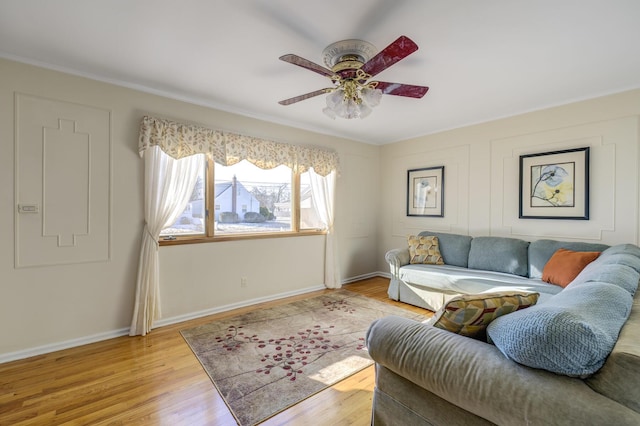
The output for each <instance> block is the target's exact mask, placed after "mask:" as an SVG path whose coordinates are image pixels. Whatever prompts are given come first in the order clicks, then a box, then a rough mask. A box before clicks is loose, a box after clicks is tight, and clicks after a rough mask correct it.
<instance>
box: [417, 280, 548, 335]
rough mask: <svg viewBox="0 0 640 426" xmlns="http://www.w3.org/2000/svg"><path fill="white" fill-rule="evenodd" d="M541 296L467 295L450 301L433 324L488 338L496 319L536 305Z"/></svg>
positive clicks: (530, 294)
mask: <svg viewBox="0 0 640 426" xmlns="http://www.w3.org/2000/svg"><path fill="white" fill-rule="evenodd" d="M538 297H540V293H527V292H521V291H512V292H496V293H486V294H464V295H461V296H456V297H454V298H453V299H451V300H449V302H447V303H446V304H445V305H444V306H443V307H442V308H440V309H439V310H438V312H436V314H435V315H434V316H433V319H431V320H430V321H429V324H431V325H433V326H434V327H437V328H441V329H443V330H447V331H450V332H452V333H457V334H460V335H462V336H467V337H484V332H485V329H486V328H487V326H488V325H489V324H490V323H491V321H493V320H494V319H496V318H498V317H500V316H502V315H506V314H510V313H511V312H515V311H517V310H520V309H525V308H528V307H530V306H533V305H535V304H536V302H537V301H538Z"/></svg>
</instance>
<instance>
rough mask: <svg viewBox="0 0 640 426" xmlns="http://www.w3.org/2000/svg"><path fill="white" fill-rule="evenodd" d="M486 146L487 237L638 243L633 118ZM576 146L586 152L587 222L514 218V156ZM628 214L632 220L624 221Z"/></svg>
mask: <svg viewBox="0 0 640 426" xmlns="http://www.w3.org/2000/svg"><path fill="white" fill-rule="evenodd" d="M490 145H491V162H492V164H493V167H492V168H491V187H492V191H491V234H492V235H496V236H513V237H516V238H524V239H527V240H535V239H543V238H550V239H561V240H576V241H591V242H602V243H605V244H618V243H623V242H631V243H636V244H637V243H638V238H637V235H638V226H637V224H638V195H639V194H638V118H637V117H628V118H621V119H618V120H610V121H603V122H597V123H591V124H585V125H580V126H572V127H568V128H564V129H555V130H550V131H546V132H539V133H534V134H529V135H520V136H517V137H513V138H507V139H500V140H493V141H491V144H490ZM581 147H590V148H591V152H590V165H589V173H590V179H589V184H590V188H589V206H590V215H589V220H563V219H519V218H518V209H519V191H520V188H519V158H520V155H526V154H533V153H543V152H551V151H558V150H564V149H572V148H581ZM621 215H625V216H627V219H624V218H623V217H622V216H621ZM629 215H633V216H634V218H635V220H633V221H629V220H628V216H629Z"/></svg>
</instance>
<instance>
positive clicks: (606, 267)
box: [571, 262, 640, 296]
mask: <svg viewBox="0 0 640 426" xmlns="http://www.w3.org/2000/svg"><path fill="white" fill-rule="evenodd" d="M593 263H595V262H593ZM593 263H590V264H589V265H587V267H586V268H584V269H583V270H582V272H580V274H578V276H577V277H576V278H575V279H574V280H573V281H572V282H571V286H574V285H580V284H581V283H586V282H590V281H601V282H605V283H610V284H613V285H617V286H618V287H622V288H623V289H625V290H627V291H628V292H629V294H631V295H632V296H633V295H634V294H635V292H636V290H637V289H638V280H640V273H638V271H636V270H635V269H633V268H631V267H630V266H626V265H614V264H601V265H595V266H594V267H592V265H593Z"/></svg>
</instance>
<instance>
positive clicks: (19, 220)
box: [14, 93, 112, 268]
mask: <svg viewBox="0 0 640 426" xmlns="http://www.w3.org/2000/svg"><path fill="white" fill-rule="evenodd" d="M14 108H15V150H14V156H15V157H14V173H15V222H14V224H15V225H14V226H15V266H16V267H17V268H21V267H32V266H44V265H60V264H69V263H85V262H102V261H108V260H110V258H111V197H112V194H111V186H112V182H111V134H112V130H111V126H112V123H111V111H110V110H107V109H104V108H99V107H94V106H91V105H83V104H78V103H71V102H66V101H61V100H55V99H48V98H43V97H38V96H34V95H29V94H25V93H15V96H14Z"/></svg>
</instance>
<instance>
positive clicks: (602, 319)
mask: <svg viewBox="0 0 640 426" xmlns="http://www.w3.org/2000/svg"><path fill="white" fill-rule="evenodd" d="M631 305H632V297H631V295H630V294H629V292H627V291H626V290H624V289H622V288H620V287H618V286H615V285H612V284H608V283H602V282H588V283H583V284H581V285H576V286H568V287H567V288H565V289H564V290H563V291H561V292H560V293H558V294H556V295H555V296H553V297H550V298H549V299H547V300H546V301H545V303H543V304H539V305H535V306H532V307H531V308H529V309H525V310H522V311H518V312H514V313H512V314H510V315H504V316H502V317H500V318H497V319H496V320H495V321H493V322H492V323H491V324H489V327H487V334H488V336H489V338H490V340H491V341H492V342H493V343H494V344H495V345H496V347H497V348H498V349H499V350H500V351H501V352H502V353H503V354H504V355H505V356H506V357H507V358H509V359H512V360H513V361H515V362H518V363H520V364H523V365H526V366H529V367H533V368H539V369H544V370H548V371H551V372H554V373H557V374H564V375H567V376H575V377H587V376H589V375H591V374H593V373H595V372H596V371H598V369H600V367H602V365H603V364H604V362H605V360H606V358H607V356H608V355H609V353H610V352H611V350H612V349H613V346H614V345H615V343H616V340H617V338H618V333H619V332H620V328H621V327H622V326H623V324H624V323H625V321H626V319H627V317H628V316H629V312H630V310H631Z"/></svg>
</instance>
